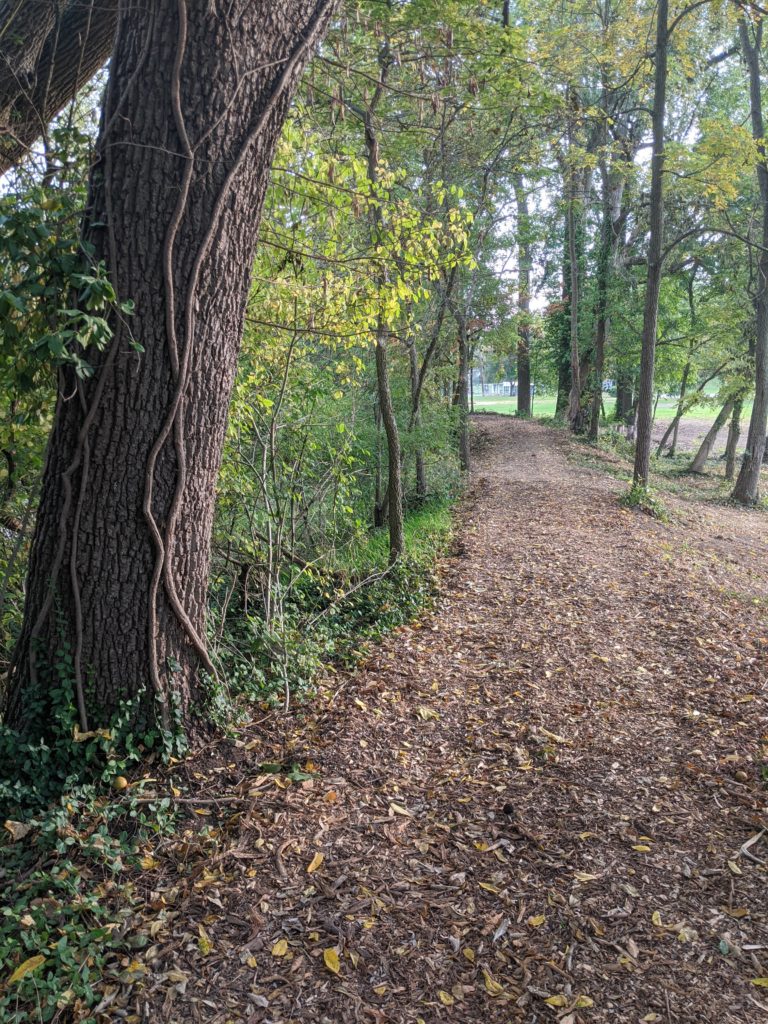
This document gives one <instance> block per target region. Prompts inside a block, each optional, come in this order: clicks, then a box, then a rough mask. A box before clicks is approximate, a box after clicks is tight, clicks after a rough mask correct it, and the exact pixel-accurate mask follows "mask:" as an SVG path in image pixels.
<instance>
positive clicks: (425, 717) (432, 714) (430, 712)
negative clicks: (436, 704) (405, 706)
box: [416, 705, 440, 722]
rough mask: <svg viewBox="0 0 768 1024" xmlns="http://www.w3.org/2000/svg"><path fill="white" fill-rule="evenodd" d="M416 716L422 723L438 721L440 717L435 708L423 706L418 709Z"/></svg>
mask: <svg viewBox="0 0 768 1024" xmlns="http://www.w3.org/2000/svg"><path fill="white" fill-rule="evenodd" d="M416 714H417V715H418V716H419V718H420V719H421V720H422V722H429V721H430V720H433V721H437V720H438V719H439V718H440V715H439V714H438V713H437V711H435V710H434V709H433V708H426V707H424V706H423V705H422V706H421V707H419V708H417V709H416Z"/></svg>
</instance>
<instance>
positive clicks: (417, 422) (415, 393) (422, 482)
mask: <svg viewBox="0 0 768 1024" xmlns="http://www.w3.org/2000/svg"><path fill="white" fill-rule="evenodd" d="M408 368H409V370H410V376H411V418H410V422H409V424H408V431H409V433H413V432H414V431H416V430H418V429H419V427H420V426H421V402H420V398H421V389H420V387H419V357H418V353H417V352H416V343H415V341H413V339H411V340H410V342H409V343H408ZM414 459H415V463H416V497H417V498H418V499H419V501H423V500H424V499H425V498H426V496H427V467H426V463H425V460H424V452H423V451H422V449H421V445H420V444H417V445H416V453H415V456H414Z"/></svg>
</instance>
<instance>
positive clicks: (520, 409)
mask: <svg viewBox="0 0 768 1024" xmlns="http://www.w3.org/2000/svg"><path fill="white" fill-rule="evenodd" d="M514 186H515V202H516V204H517V254H518V262H519V280H520V285H519V288H518V306H519V310H520V326H519V327H518V331H517V335H518V342H517V415H518V416H526V417H530V415H531V324H530V317H531V270H532V269H533V254H532V252H531V217H530V213H529V210H528V196H527V194H526V191H525V180H524V179H523V176H522V174H516V175H515V177H514Z"/></svg>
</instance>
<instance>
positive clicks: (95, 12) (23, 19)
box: [0, 0, 118, 174]
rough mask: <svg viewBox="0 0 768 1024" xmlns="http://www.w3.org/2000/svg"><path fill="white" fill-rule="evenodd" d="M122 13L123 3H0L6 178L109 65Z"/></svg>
mask: <svg viewBox="0 0 768 1024" xmlns="http://www.w3.org/2000/svg"><path fill="white" fill-rule="evenodd" d="M117 11H118V4H117V0H109V2H106V3H105V2H104V0H25V2H23V3H19V0H3V2H0V174H5V172H6V171H8V170H9V169H10V168H11V167H13V166H14V165H15V164H17V163H18V162H19V160H21V159H22V158H23V157H24V155H25V154H26V153H27V152H28V151H29V149H30V147H31V146H32V145H33V144H34V142H35V141H36V140H37V139H39V138H40V136H41V135H44V134H45V131H46V127H47V125H48V124H49V122H50V121H51V120H52V119H53V118H54V117H55V116H56V114H58V113H59V111H61V110H62V108H63V107H65V106H66V104H67V103H69V102H70V100H72V99H73V98H74V96H75V95H76V93H77V91H78V89H80V88H81V86H83V85H85V83H86V82H88V81H89V79H91V78H92V77H93V76H94V75H95V73H96V72H97V71H98V70H99V68H100V67H102V66H103V65H104V64H105V63H106V61H107V59H108V57H109V55H110V53H111V52H112V45H113V42H114V38H115V27H116V25H117Z"/></svg>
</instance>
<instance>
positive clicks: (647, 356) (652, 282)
mask: <svg viewBox="0 0 768 1024" xmlns="http://www.w3.org/2000/svg"><path fill="white" fill-rule="evenodd" d="M668 54H669V2H668V0H659V3H658V5H657V8H656V52H655V55H654V59H655V61H656V72H655V76H654V93H653V117H652V121H653V154H652V156H651V198H650V210H649V215H648V219H649V226H650V237H649V241H648V278H647V281H646V285H645V309H644V313H643V340H642V350H641V354H640V382H639V387H638V400H637V441H636V443H635V466H634V482H635V483H636V484H639V485H640V486H641V487H647V486H648V477H649V475H650V471H651V444H652V440H653V407H654V401H653V376H654V368H655V364H656V328H657V324H658V319H659V293H660V291H661V272H662V263H663V258H662V247H663V241H664V163H665V159H666V153H665V149H664V141H665V140H664V120H665V115H666V110H667V61H668Z"/></svg>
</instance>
